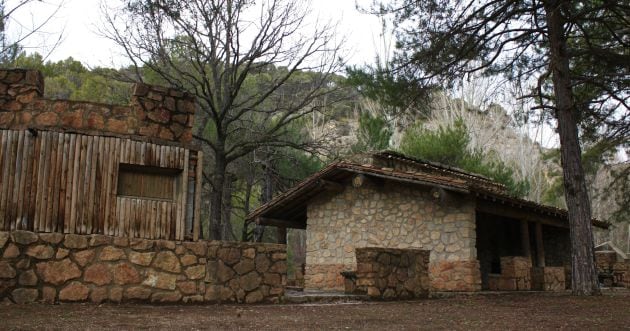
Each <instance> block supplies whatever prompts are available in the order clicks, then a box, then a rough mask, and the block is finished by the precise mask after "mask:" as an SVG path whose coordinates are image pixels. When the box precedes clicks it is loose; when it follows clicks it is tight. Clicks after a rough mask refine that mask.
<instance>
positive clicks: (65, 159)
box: [0, 130, 196, 240]
mask: <svg viewBox="0 0 630 331" xmlns="http://www.w3.org/2000/svg"><path fill="white" fill-rule="evenodd" d="M189 153H190V151H189V150H188V149H185V148H183V147H177V146H163V145H157V144H152V143H148V142H141V141H134V140H130V139H121V138H115V137H100V136H87V135H81V134H74V133H59V132H51V131H37V132H35V131H28V130H0V230H3V231H12V230H29V231H35V232H63V233H77V234H92V233H99V234H106V235H115V236H128V237H140V238H151V239H158V238H159V239H176V240H183V239H184V235H185V233H184V228H185V226H184V220H185V218H186V208H185V206H186V196H187V194H186V185H187V180H184V179H187V178H188V169H187V168H188V159H189V156H190V155H189ZM193 153H196V152H193ZM121 163H124V164H133V165H140V166H151V167H161V168H171V169H180V170H181V173H180V174H179V175H177V180H176V189H175V194H174V197H173V199H172V201H171V200H163V199H162V200H159V199H146V198H137V197H125V196H117V184H118V170H119V165H120V164H121Z"/></svg>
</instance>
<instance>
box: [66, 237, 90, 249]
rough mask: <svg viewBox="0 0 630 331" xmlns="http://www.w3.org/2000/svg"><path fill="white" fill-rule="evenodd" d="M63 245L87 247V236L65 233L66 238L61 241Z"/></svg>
mask: <svg viewBox="0 0 630 331" xmlns="http://www.w3.org/2000/svg"><path fill="white" fill-rule="evenodd" d="M63 245H64V246H66V247H67V248H75V249H77V248H79V249H80V248H87V247H88V238H87V237H86V236H83V235H78V234H67V235H66V239H65V240H64V241H63Z"/></svg>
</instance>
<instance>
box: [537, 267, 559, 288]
mask: <svg viewBox="0 0 630 331" xmlns="http://www.w3.org/2000/svg"><path fill="white" fill-rule="evenodd" d="M565 288H566V282H565V276H564V267H534V268H532V289H533V290H538V291H554V292H558V291H564V290H565Z"/></svg>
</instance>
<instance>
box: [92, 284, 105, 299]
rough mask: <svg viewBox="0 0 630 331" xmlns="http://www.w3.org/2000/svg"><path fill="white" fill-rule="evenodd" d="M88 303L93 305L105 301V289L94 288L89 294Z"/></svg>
mask: <svg viewBox="0 0 630 331" xmlns="http://www.w3.org/2000/svg"><path fill="white" fill-rule="evenodd" d="M90 301H91V302H93V303H102V302H105V301H107V288H106V287H95V288H93V289H92V292H90Z"/></svg>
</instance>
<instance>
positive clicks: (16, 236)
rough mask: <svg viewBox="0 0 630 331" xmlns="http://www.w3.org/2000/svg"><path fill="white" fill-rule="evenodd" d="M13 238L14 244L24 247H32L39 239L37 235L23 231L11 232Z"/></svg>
mask: <svg viewBox="0 0 630 331" xmlns="http://www.w3.org/2000/svg"><path fill="white" fill-rule="evenodd" d="M11 237H12V239H13V242H16V243H18V244H22V245H30V244H32V243H34V242H36V241H37V240H38V239H39V237H38V236H37V234H36V233H33V232H30V231H22V230H17V231H13V232H11Z"/></svg>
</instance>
